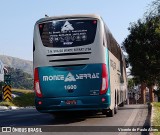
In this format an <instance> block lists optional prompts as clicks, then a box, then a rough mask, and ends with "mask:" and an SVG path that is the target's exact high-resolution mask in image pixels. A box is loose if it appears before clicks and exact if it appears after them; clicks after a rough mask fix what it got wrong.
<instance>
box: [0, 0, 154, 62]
mask: <svg viewBox="0 0 160 135" xmlns="http://www.w3.org/2000/svg"><path fill="white" fill-rule="evenodd" d="M151 1H153V0H25V1H24V0H1V2H0V18H1V19H0V55H8V56H12V57H18V58H21V59H25V60H31V61H32V59H33V49H32V48H33V47H32V46H33V27H34V24H35V22H36V21H37V20H39V19H40V18H43V17H44V16H45V14H47V15H48V16H59V15H71V14H93V13H94V14H99V15H100V16H101V17H102V18H103V20H104V21H105V23H106V25H107V26H108V28H109V29H110V31H111V32H112V34H113V36H114V37H115V39H116V40H117V42H118V43H119V44H121V43H122V42H123V41H124V39H125V38H126V37H127V35H128V34H129V32H128V27H129V26H130V23H131V22H136V21H137V20H138V19H140V18H143V15H144V12H145V11H146V10H147V6H148V4H150V3H151Z"/></svg>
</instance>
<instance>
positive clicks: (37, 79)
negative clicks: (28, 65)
mask: <svg viewBox="0 0 160 135" xmlns="http://www.w3.org/2000/svg"><path fill="white" fill-rule="evenodd" d="M34 90H35V92H36V95H37V97H42V92H41V90H40V85H39V77H38V68H35V70H34Z"/></svg>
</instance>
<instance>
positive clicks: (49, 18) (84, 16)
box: [36, 14, 101, 23]
mask: <svg viewBox="0 0 160 135" xmlns="http://www.w3.org/2000/svg"><path fill="white" fill-rule="evenodd" d="M68 18H70V19H72V18H96V19H101V17H100V16H99V15H96V14H77V15H63V16H51V17H45V18H41V19H39V20H38V21H37V22H36V23H40V22H45V21H50V20H57V19H68Z"/></svg>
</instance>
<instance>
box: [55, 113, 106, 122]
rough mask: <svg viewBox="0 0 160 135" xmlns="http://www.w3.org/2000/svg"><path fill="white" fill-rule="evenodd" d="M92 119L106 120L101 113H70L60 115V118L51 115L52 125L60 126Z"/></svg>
mask: <svg viewBox="0 0 160 135" xmlns="http://www.w3.org/2000/svg"><path fill="white" fill-rule="evenodd" d="M94 118H96V119H97V118H106V116H105V115H102V113H96V112H84V111H83V112H79V111H78V112H70V113H68V114H67V113H66V114H64V115H63V114H62V115H60V116H57V117H56V115H53V121H52V124H53V125H61V124H70V123H76V122H80V121H85V120H86V119H94Z"/></svg>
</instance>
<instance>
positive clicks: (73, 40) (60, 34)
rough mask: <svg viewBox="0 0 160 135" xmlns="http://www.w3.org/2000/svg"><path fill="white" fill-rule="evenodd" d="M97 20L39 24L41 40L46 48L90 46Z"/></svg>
mask: <svg viewBox="0 0 160 135" xmlns="http://www.w3.org/2000/svg"><path fill="white" fill-rule="evenodd" d="M96 28H97V20H65V21H64V20H63V21H55V20H53V21H51V22H46V23H41V24H39V32H40V36H41V40H42V43H43V45H44V46H46V47H75V46H83V45H88V44H92V43H93V42H94V39H95V35H96Z"/></svg>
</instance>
